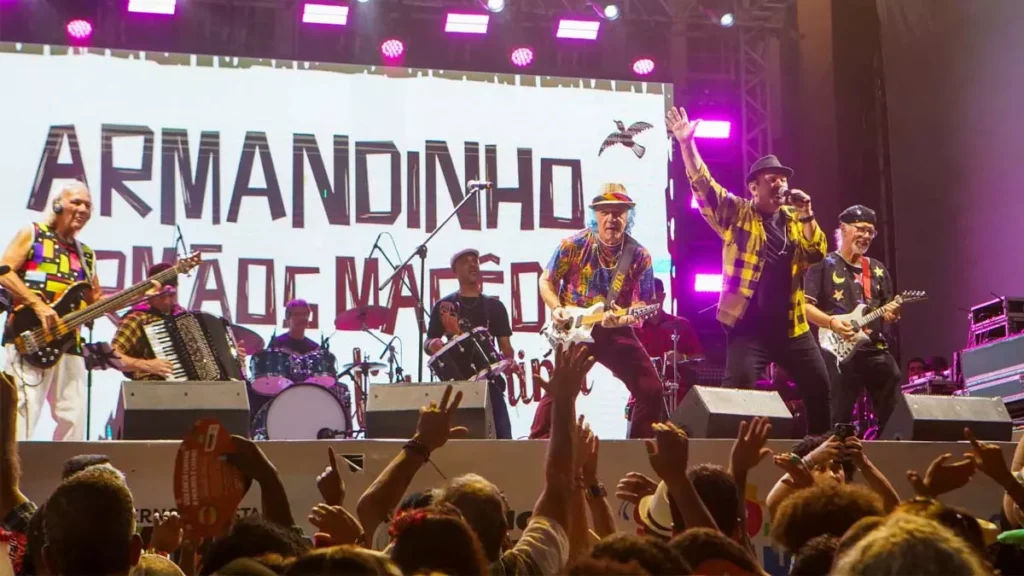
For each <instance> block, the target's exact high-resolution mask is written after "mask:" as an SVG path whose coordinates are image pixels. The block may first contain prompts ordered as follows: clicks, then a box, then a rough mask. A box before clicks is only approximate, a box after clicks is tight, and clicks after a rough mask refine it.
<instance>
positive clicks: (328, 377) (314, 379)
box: [295, 349, 338, 388]
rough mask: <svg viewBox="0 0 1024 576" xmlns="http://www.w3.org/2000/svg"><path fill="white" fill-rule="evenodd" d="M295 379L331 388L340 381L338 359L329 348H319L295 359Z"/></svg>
mask: <svg viewBox="0 0 1024 576" xmlns="http://www.w3.org/2000/svg"><path fill="white" fill-rule="evenodd" d="M295 380H296V381H297V382H306V383H309V384H316V385H317V386H323V387H324V388H330V387H332V386H334V385H335V384H337V383H338V361H337V360H336V359H335V358H334V354H331V353H330V352H329V351H327V350H323V349H321V350H317V351H316V352H310V353H309V354H306V355H305V356H300V357H298V358H296V359H295Z"/></svg>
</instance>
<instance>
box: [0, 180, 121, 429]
mask: <svg viewBox="0 0 1024 576" xmlns="http://www.w3.org/2000/svg"><path fill="white" fill-rule="evenodd" d="M91 217H92V196H91V195H90V194H89V189H88V188H86V186H85V184H83V183H82V182H74V183H72V184H69V185H67V186H65V187H64V188H62V189H61V190H60V191H59V192H58V193H57V194H56V195H55V196H54V197H53V200H52V201H51V202H50V204H49V205H48V206H47V207H46V215H45V217H44V219H43V221H41V222H36V223H34V224H32V225H30V226H26V227H25V228H23V229H22V230H20V231H19V232H18V234H17V235H16V236H15V237H14V240H12V241H11V243H10V245H9V246H8V247H7V251H6V252H4V255H3V259H2V261H0V264H4V265H7V266H10V267H11V273H9V274H4V275H3V276H0V285H2V286H3V287H4V288H5V289H7V290H8V291H9V292H10V293H11V294H12V295H13V296H14V304H15V306H28V307H29V308H31V309H32V311H33V312H35V314H36V316H38V317H39V320H40V322H42V326H43V328H45V329H46V330H48V331H49V330H55V329H56V328H57V323H58V321H59V317H58V315H57V311H56V310H54V309H53V307H52V306H53V304H54V303H56V302H57V301H58V300H59V299H60V297H61V296H63V295H64V292H65V291H66V290H67V289H68V288H69V287H70V286H71V285H73V284H76V283H78V282H89V283H90V284H91V285H92V289H91V290H89V291H87V293H86V296H85V301H86V303H87V304H92V303H94V302H96V301H98V300H99V299H100V298H101V295H102V291H101V290H100V282H99V279H98V278H97V277H96V268H95V263H96V256H95V254H94V253H93V251H92V249H91V248H89V247H88V246H86V245H85V244H82V243H81V242H79V241H78V239H77V237H78V234H79V233H80V232H81V231H82V228H84V227H85V225H86V224H87V223H88V222H89V219H90V218H91ZM15 336H17V335H16V334H12V333H10V326H8V331H7V333H5V334H4V342H5V348H6V349H7V369H6V371H7V372H8V373H9V374H11V376H13V377H14V380H15V383H16V384H17V385H18V398H19V400H20V404H19V405H18V426H17V436H18V440H27V439H29V438H31V437H32V432H33V431H34V430H35V428H36V425H38V424H39V417H40V415H41V414H42V411H43V403H44V402H46V401H47V400H49V402H50V406H51V410H52V414H53V418H54V420H56V421H57V428H56V429H55V430H54V431H53V439H54V440H79V441H81V440H85V414H86V406H85V397H86V391H85V381H86V369H85V359H84V358H83V357H82V339H81V337H80V336H78V334H77V330H76V338H75V341H74V343H73V345H72V346H71V348H70V349H68V350H67V351H66V352H65V353H64V355H63V356H61V358H60V359H59V360H58V361H57V363H56V364H55V365H54V366H53V367H51V368H46V369H40V368H36V367H34V366H31V365H30V364H28V362H26V361H24V359H23V358H22V357H21V355H20V354H19V353H18V350H17V349H16V348H15V346H14V344H13V343H12V339H13V338H14V337H15Z"/></svg>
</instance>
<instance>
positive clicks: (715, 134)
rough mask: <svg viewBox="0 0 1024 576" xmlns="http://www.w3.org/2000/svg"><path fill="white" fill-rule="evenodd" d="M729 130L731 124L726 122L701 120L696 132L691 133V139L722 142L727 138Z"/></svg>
mask: <svg viewBox="0 0 1024 576" xmlns="http://www.w3.org/2000/svg"><path fill="white" fill-rule="evenodd" d="M731 130H732V123H731V122H728V121H726V120H701V121H700V123H699V124H697V130H696V131H695V132H694V133H693V137H694V138H717V139H720V140H724V139H726V138H728V137H729V133H730V131H731Z"/></svg>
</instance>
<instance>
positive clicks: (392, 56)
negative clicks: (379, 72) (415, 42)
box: [380, 38, 405, 60]
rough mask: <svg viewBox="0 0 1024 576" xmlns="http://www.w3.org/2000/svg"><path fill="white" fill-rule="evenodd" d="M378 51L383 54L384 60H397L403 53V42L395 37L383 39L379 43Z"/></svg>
mask: <svg viewBox="0 0 1024 576" xmlns="http://www.w3.org/2000/svg"><path fill="white" fill-rule="evenodd" d="M380 53H381V54H383V55H384V58H385V59H386V60H397V59H398V58H399V57H401V56H402V54H405V44H402V41H401V40H398V39H396V38H392V39H390V40H385V41H384V43H383V44H381V45H380Z"/></svg>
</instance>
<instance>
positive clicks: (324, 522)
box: [308, 504, 363, 546]
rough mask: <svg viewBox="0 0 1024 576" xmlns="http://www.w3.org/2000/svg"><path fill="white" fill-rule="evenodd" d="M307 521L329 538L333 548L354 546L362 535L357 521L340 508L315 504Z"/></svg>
mask: <svg viewBox="0 0 1024 576" xmlns="http://www.w3.org/2000/svg"><path fill="white" fill-rule="evenodd" d="M308 520H309V523H310V524H312V525H313V526H316V527H317V529H318V530H319V531H321V532H323V533H325V534H327V535H328V536H330V537H331V543H332V544H333V545H335V546H340V545H344V544H355V543H356V542H357V541H358V540H359V537H360V536H362V534H363V528H362V526H360V525H359V521H358V520H356V519H355V518H354V517H353V516H352V514H350V513H349V511H348V510H345V509H344V508H343V507H341V506H328V505H327V504H317V505H316V506H313V509H312V510H310V511H309V517H308Z"/></svg>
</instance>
